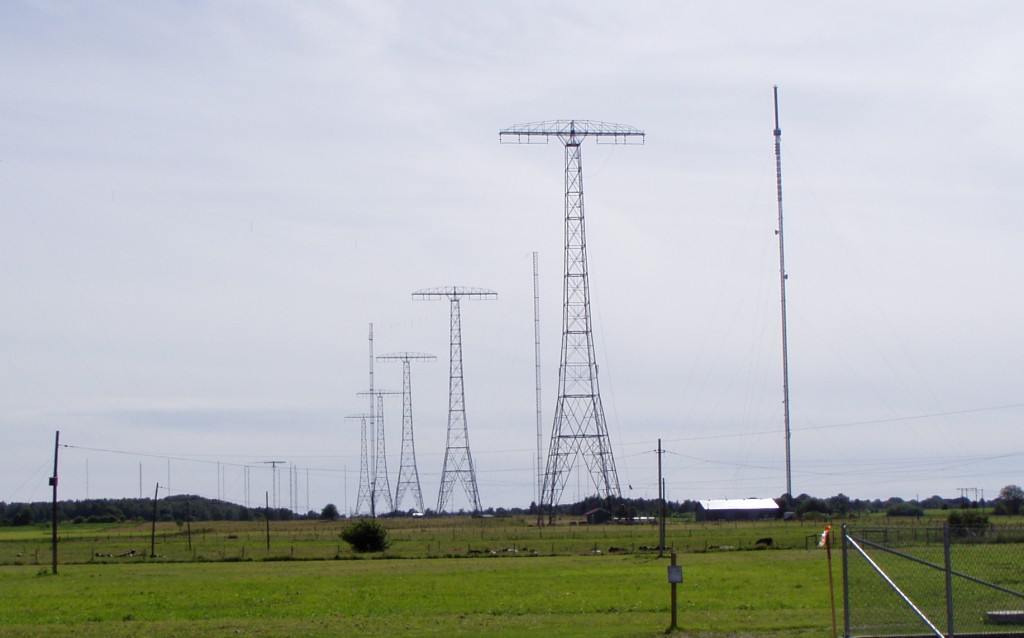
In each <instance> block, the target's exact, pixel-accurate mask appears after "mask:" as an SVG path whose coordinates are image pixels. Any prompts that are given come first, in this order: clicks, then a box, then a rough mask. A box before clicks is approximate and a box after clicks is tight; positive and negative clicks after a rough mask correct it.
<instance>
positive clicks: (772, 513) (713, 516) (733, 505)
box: [696, 498, 782, 521]
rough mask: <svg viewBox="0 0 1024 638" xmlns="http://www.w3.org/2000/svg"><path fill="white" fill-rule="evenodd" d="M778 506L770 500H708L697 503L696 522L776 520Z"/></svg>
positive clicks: (778, 511)
mask: <svg viewBox="0 0 1024 638" xmlns="http://www.w3.org/2000/svg"><path fill="white" fill-rule="evenodd" d="M781 512H782V511H781V510H780V509H779V504H778V503H776V502H775V501H774V500H772V499H770V498H740V499H709V500H706V501H697V508H696V517H697V520H698V521H756V520H762V519H766V518H778V517H779V516H780V515H781Z"/></svg>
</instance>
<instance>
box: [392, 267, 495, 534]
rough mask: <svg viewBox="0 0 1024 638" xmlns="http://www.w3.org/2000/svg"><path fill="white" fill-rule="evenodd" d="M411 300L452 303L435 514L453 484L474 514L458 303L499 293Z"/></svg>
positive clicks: (459, 289)
mask: <svg viewBox="0 0 1024 638" xmlns="http://www.w3.org/2000/svg"><path fill="white" fill-rule="evenodd" d="M412 297H413V299H440V298H446V299H448V300H449V302H450V304H451V332H450V334H451V339H450V343H451V349H450V353H451V357H450V360H449V367H448V371H449V373H448V437H447V442H446V444H445V450H444V468H443V470H442V471H441V489H440V490H439V491H438V494H437V512H438V513H439V514H440V513H441V512H444V511H445V507H446V506H447V505H449V504H450V503H451V497H452V488H453V487H455V482H456V481H458V482H459V483H461V485H462V487H463V489H464V490H465V492H466V496H467V497H468V498H469V501H470V503H471V505H472V507H473V511H474V512H480V511H482V510H483V507H481V505H480V491H479V489H478V488H477V482H476V468H475V466H474V465H473V455H472V454H471V453H470V450H469V430H468V428H467V426H466V396H465V390H464V388H463V379H462V317H461V309H460V306H459V300H460V299H462V298H466V299H497V298H498V293H496V292H494V291H493V290H487V289H485V288H469V287H464V286H446V287H442V288H426V289H423V290H418V291H416V292H414V293H412Z"/></svg>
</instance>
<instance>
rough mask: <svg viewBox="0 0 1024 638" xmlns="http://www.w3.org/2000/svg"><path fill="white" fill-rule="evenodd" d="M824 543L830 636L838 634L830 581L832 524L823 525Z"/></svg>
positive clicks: (834, 590)
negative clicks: (826, 564)
mask: <svg viewBox="0 0 1024 638" xmlns="http://www.w3.org/2000/svg"><path fill="white" fill-rule="evenodd" d="M822 541H823V542H824V543H825V555H826V557H827V558H828V597H829V600H830V601H831V603H832V638H836V636H838V631H837V628H836V589H835V585H834V584H833V581H832V526H831V525H826V526H825V533H824V534H823V535H822Z"/></svg>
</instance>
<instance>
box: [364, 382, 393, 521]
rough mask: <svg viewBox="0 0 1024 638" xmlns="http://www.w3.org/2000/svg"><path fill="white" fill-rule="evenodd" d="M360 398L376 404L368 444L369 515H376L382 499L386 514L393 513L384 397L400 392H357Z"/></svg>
mask: <svg viewBox="0 0 1024 638" xmlns="http://www.w3.org/2000/svg"><path fill="white" fill-rule="evenodd" d="M357 394H358V395H360V396H365V395H369V396H370V400H371V401H373V402H375V403H376V409H375V411H374V415H373V416H374V417H375V418H376V419H377V421H376V423H375V426H376V427H375V428H374V429H375V431H376V434H374V436H373V440H372V441H371V443H370V447H372V448H373V464H372V465H371V467H370V514H371V515H372V516H376V515H377V503H378V502H379V501H380V499H381V498H383V499H384V500H383V502H384V503H385V504H386V505H387V510H386V511H388V512H393V511H395V503H394V501H393V500H391V482H390V481H389V480H388V457H387V446H386V445H385V444H384V397H386V396H388V395H397V394H401V392H395V391H393V390H374V391H373V392H358V393H357Z"/></svg>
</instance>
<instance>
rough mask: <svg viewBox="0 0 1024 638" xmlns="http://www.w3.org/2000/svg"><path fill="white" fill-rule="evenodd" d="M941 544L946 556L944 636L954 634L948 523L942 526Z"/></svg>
mask: <svg viewBox="0 0 1024 638" xmlns="http://www.w3.org/2000/svg"><path fill="white" fill-rule="evenodd" d="M942 545H943V548H944V550H945V557H946V636H955V635H956V629H955V628H954V626H953V561H952V560H951V558H950V549H949V546H950V534H949V523H948V522H947V523H945V524H944V525H943V526H942Z"/></svg>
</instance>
